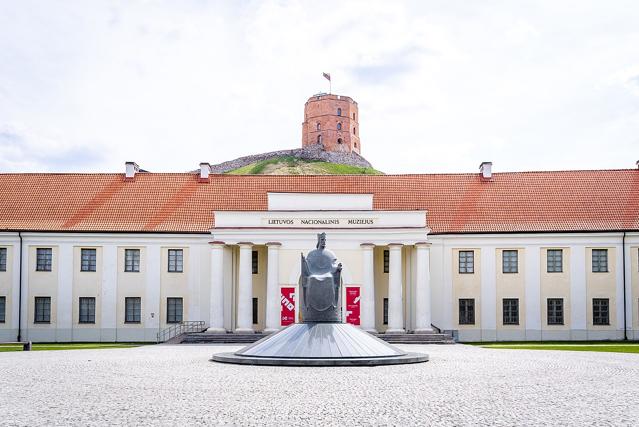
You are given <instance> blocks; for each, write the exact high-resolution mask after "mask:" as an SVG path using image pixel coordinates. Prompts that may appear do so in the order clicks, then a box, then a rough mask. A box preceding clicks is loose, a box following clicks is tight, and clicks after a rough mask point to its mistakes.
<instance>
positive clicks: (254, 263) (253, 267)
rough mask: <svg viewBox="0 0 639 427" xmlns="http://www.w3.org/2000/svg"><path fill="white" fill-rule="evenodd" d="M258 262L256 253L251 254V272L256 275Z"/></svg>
mask: <svg viewBox="0 0 639 427" xmlns="http://www.w3.org/2000/svg"><path fill="white" fill-rule="evenodd" d="M259 261H260V259H259V255H258V253H257V251H253V252H251V270H252V271H253V274H257V273H258V267H259V265H260V264H259Z"/></svg>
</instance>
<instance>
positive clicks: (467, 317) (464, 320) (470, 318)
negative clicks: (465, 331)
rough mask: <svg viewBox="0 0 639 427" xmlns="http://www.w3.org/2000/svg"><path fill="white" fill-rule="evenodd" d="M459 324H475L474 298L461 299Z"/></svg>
mask: <svg viewBox="0 0 639 427" xmlns="http://www.w3.org/2000/svg"><path fill="white" fill-rule="evenodd" d="M459 324H460V325H474V324H475V300H474V299H473V298H460V299H459Z"/></svg>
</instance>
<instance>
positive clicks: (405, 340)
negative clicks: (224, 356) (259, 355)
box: [181, 332, 455, 344]
mask: <svg viewBox="0 0 639 427" xmlns="http://www.w3.org/2000/svg"><path fill="white" fill-rule="evenodd" d="M373 335H375V336H376V337H378V338H380V339H382V340H384V341H386V342H387V343H389V344H454V342H455V341H454V340H453V337H452V336H451V335H449V334H446V333H439V332H430V333H420V334H413V333H407V334H388V335H386V334H373ZM265 336H267V334H263V333H255V334H235V333H226V334H215V333H209V332H193V333H187V334H184V335H183V337H182V340H181V343H182V344H250V343H254V342H255V341H258V340H260V339H262V338H264V337H265Z"/></svg>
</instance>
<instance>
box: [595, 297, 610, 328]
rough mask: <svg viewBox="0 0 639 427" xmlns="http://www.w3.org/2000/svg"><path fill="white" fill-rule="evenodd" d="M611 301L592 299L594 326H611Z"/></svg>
mask: <svg viewBox="0 0 639 427" xmlns="http://www.w3.org/2000/svg"><path fill="white" fill-rule="evenodd" d="M609 309H610V300H609V299H608V298H593V299H592V324H593V325H610V310H609Z"/></svg>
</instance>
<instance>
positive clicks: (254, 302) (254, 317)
mask: <svg viewBox="0 0 639 427" xmlns="http://www.w3.org/2000/svg"><path fill="white" fill-rule="evenodd" d="M257 317H258V313H257V298H253V324H254V325H257Z"/></svg>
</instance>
